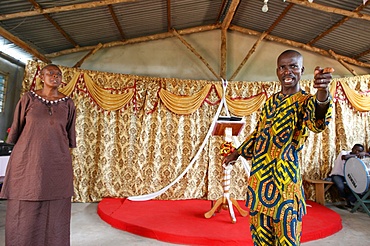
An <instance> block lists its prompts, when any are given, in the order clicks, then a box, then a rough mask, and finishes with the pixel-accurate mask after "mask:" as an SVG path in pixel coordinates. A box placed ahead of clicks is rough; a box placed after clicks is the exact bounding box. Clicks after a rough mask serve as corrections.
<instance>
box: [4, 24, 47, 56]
mask: <svg viewBox="0 0 370 246" xmlns="http://www.w3.org/2000/svg"><path fill="white" fill-rule="evenodd" d="M0 35H1V36H3V37H4V38H5V39H7V40H9V41H10V42H12V43H14V44H15V45H17V46H19V47H20V48H22V49H23V50H25V51H26V52H28V53H30V54H31V55H33V56H34V57H36V58H37V59H39V60H41V61H43V62H45V63H51V61H50V60H49V59H48V58H46V56H44V55H43V54H41V53H40V52H38V51H37V50H36V49H34V48H32V47H31V46H29V45H28V44H27V43H26V42H24V41H23V40H21V39H19V38H17V37H16V36H14V35H13V34H11V33H10V32H8V31H7V30H5V29H4V28H2V27H0Z"/></svg>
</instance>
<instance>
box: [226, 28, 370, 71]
mask: <svg viewBox="0 0 370 246" xmlns="http://www.w3.org/2000/svg"><path fill="white" fill-rule="evenodd" d="M230 30H233V31H237V32H240V33H243V34H247V35H252V36H260V35H261V33H260V32H257V31H254V30H251V29H247V28H244V27H240V26H235V25H230ZM265 39H266V40H269V41H273V42H277V43H281V44H286V45H290V46H292V47H296V48H301V49H304V50H308V51H311V52H315V53H317V54H320V55H323V56H326V57H330V58H332V56H331V55H330V53H329V52H328V51H327V50H323V49H320V48H317V47H313V46H310V45H307V44H304V43H299V42H296V41H292V40H288V39H284V38H280V37H276V36H272V35H266V37H265ZM337 56H338V58H339V59H342V60H343V61H345V62H347V63H351V64H353V65H356V66H359V67H366V68H370V64H369V63H364V62H360V61H357V60H355V59H353V58H350V57H347V56H342V55H337Z"/></svg>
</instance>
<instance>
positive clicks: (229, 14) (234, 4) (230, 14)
mask: <svg viewBox="0 0 370 246" xmlns="http://www.w3.org/2000/svg"><path fill="white" fill-rule="evenodd" d="M230 1H231V4H230V6H229V8H228V9H227V10H226V15H225V18H224V19H223V21H222V24H221V28H222V29H228V28H229V26H230V23H231V21H232V20H233V18H234V15H235V12H236V9H237V8H238V5H239V3H240V0H230Z"/></svg>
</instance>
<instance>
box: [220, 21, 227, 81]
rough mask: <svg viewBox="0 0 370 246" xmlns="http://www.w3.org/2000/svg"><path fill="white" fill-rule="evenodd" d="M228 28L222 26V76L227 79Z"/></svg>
mask: <svg viewBox="0 0 370 246" xmlns="http://www.w3.org/2000/svg"><path fill="white" fill-rule="evenodd" d="M226 56H227V30H226V29H225V28H221V69H220V77H221V78H223V79H226V65H227V64H226Z"/></svg>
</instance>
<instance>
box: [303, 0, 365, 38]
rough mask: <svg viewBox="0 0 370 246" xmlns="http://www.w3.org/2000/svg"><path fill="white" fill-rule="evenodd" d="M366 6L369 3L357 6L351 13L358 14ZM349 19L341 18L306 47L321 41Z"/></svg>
mask: <svg viewBox="0 0 370 246" xmlns="http://www.w3.org/2000/svg"><path fill="white" fill-rule="evenodd" d="M368 4H370V1H368V2H366V3H365V4H361V5H360V6H358V7H357V8H356V9H355V10H353V12H355V13H358V12H360V11H361V10H363V9H364V8H365V7H366V6H367V5H368ZM349 19H350V18H349V17H348V16H346V17H343V18H342V19H341V20H340V21H338V22H337V23H335V24H334V25H332V26H331V27H330V28H328V29H327V30H326V31H325V32H322V33H320V34H319V35H317V36H316V37H315V38H313V39H312V40H311V41H309V42H308V43H307V44H308V45H313V44H314V43H316V42H317V41H319V40H320V39H322V38H323V37H324V36H326V35H327V34H329V33H330V32H332V31H334V30H335V29H336V28H338V27H339V26H341V25H342V24H343V23H344V22H346V21H348V20H349Z"/></svg>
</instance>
